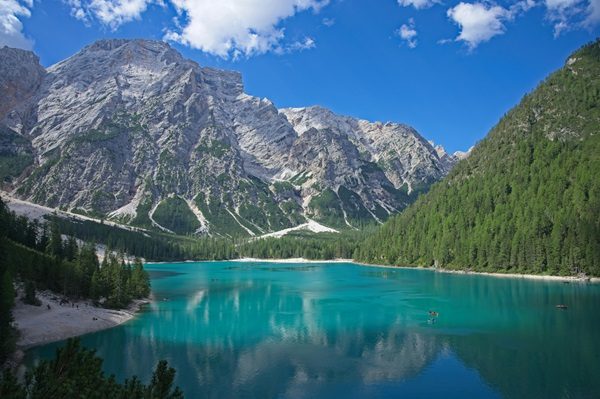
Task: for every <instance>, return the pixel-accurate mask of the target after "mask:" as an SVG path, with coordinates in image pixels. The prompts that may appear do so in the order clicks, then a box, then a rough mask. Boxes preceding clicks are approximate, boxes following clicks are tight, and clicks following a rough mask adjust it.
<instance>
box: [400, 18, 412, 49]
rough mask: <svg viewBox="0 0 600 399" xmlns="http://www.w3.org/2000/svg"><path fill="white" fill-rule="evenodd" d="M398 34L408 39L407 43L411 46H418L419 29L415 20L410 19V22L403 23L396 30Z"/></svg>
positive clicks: (405, 39)
mask: <svg viewBox="0 0 600 399" xmlns="http://www.w3.org/2000/svg"><path fill="white" fill-rule="evenodd" d="M396 34H397V35H398V36H400V38H402V40H404V41H406V44H407V45H408V47H410V48H415V47H417V30H416V29H415V20H414V19H412V18H411V19H409V20H408V24H402V26H401V27H400V29H398V30H397V31H396Z"/></svg>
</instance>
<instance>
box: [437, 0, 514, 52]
mask: <svg viewBox="0 0 600 399" xmlns="http://www.w3.org/2000/svg"><path fill="white" fill-rule="evenodd" d="M447 15H448V18H450V19H451V20H452V21H454V23H456V24H457V25H458V26H460V33H459V35H458V36H457V37H456V40H457V41H464V42H465V43H467V45H468V46H469V48H471V49H474V48H475V47H477V46H478V45H479V44H480V43H483V42H487V41H488V40H490V39H491V38H492V37H494V36H497V35H501V34H503V33H504V29H505V28H504V21H505V20H507V19H509V18H510V12H509V11H508V10H507V9H505V8H503V7H500V6H497V5H488V4H484V3H473V4H471V3H462V2H461V3H459V4H457V5H456V6H454V7H453V8H450V9H449V10H448V12H447Z"/></svg>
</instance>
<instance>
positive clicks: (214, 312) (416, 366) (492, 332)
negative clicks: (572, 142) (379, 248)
mask: <svg viewBox="0 0 600 399" xmlns="http://www.w3.org/2000/svg"><path fill="white" fill-rule="evenodd" d="M147 269H148V270H149V271H150V272H151V274H152V285H153V292H154V295H155V297H156V299H157V300H156V301H155V303H153V304H152V305H150V306H148V307H147V308H146V309H145V310H144V312H142V313H141V314H140V316H139V317H137V318H136V319H134V320H132V321H131V322H129V323H126V324H124V325H122V326H120V327H117V328H114V329H111V330H107V331H102V332H98V333H94V334H89V335H87V336H85V337H83V340H82V341H83V344H84V345H86V346H89V347H94V348H97V350H98V353H99V355H100V356H102V357H103V358H104V359H105V364H104V366H105V370H106V371H107V372H109V373H114V374H116V375H117V377H118V378H119V379H124V378H126V377H128V376H131V375H133V374H137V375H139V376H141V377H142V378H143V379H144V380H145V381H147V380H148V378H149V374H150V372H151V368H152V367H153V365H154V364H155V363H156V362H157V361H158V360H159V359H163V358H164V359H167V360H168V361H169V363H170V364H171V365H173V366H174V367H175V368H176V369H177V384H179V385H180V386H181V387H182V389H183V390H184V392H185V393H186V396H187V397H188V398H204V397H207V398H237V397H240V398H363V397H364V398H397V397H403V398H438V397H439V398H444V399H450V398H598V397H600V319H599V318H598V316H599V314H598V309H599V307H600V286H598V285H589V284H563V283H559V282H543V281H533V280H523V279H508V278H494V277H484V276H471V275H452V274H443V273H434V272H431V271H423V270H409V269H383V268H370V267H362V266H358V265H354V264H272V263H236V262H209V263H174V264H151V265H147ZM556 304H567V305H568V306H569V308H568V310H558V309H556V308H555V305H556ZM430 309H431V310H435V311H437V312H439V317H437V320H436V321H435V322H431V321H430V320H429V315H428V310H430ZM58 345H60V343H59V344H52V345H47V346H44V347H40V348H36V349H33V350H31V351H29V352H28V359H29V360H28V361H29V362H32V361H35V359H38V358H40V357H51V356H53V354H54V351H55V349H56V347H57V346H58Z"/></svg>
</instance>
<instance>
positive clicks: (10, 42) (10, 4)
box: [0, 0, 33, 50]
mask: <svg viewBox="0 0 600 399" xmlns="http://www.w3.org/2000/svg"><path fill="white" fill-rule="evenodd" d="M31 7H33V2H32V0H26V1H19V0H0V47H4V46H9V47H17V48H22V49H26V50H31V48H32V47H33V41H32V40H31V39H29V38H27V37H26V36H25V34H24V33H23V23H22V22H21V19H22V18H29V17H30V16H31V10H30V9H31Z"/></svg>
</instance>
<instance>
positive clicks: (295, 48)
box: [289, 37, 317, 51]
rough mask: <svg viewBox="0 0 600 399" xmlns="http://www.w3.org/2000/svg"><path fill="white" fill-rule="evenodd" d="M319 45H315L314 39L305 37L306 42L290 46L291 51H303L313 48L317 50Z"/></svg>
mask: <svg viewBox="0 0 600 399" xmlns="http://www.w3.org/2000/svg"><path fill="white" fill-rule="evenodd" d="M316 46H317V45H316V44H315V40H314V39H313V38H312V37H305V38H304V40H302V41H298V42H294V43H292V44H291V45H290V46H289V50H291V51H302V50H310V49H311V48H315V47H316Z"/></svg>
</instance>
